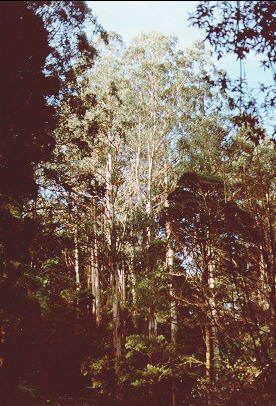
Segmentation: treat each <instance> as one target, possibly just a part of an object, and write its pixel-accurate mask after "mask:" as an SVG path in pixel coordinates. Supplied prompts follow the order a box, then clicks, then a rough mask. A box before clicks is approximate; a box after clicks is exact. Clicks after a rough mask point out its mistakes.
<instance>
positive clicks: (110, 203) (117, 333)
mask: <svg viewBox="0 0 276 406" xmlns="http://www.w3.org/2000/svg"><path fill="white" fill-rule="evenodd" d="M108 137H109V139H110V134H109V135H108ZM110 145H111V142H110ZM112 173H113V158H112V154H111V152H108V154H107V163H106V189H107V192H106V217H107V234H108V235H107V239H108V244H109V256H110V258H109V269H110V282H111V292H112V315H113V316H112V317H113V349H114V360H115V370H116V372H117V373H118V372H119V365H120V359H121V353H122V339H121V320H120V280H119V273H118V270H117V267H116V264H115V263H114V254H115V253H114V250H115V241H114V234H113V232H114V214H115V213H114V196H113V185H112Z"/></svg>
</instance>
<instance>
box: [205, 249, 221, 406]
mask: <svg viewBox="0 0 276 406" xmlns="http://www.w3.org/2000/svg"><path fill="white" fill-rule="evenodd" d="M207 252H208V257H209V258H208V260H207V261H208V263H207V267H206V268H207V275H206V276H207V278H206V279H207V280H206V282H207V286H208V290H209V293H208V295H209V298H208V303H207V320H206V325H205V345H206V377H207V380H208V381H209V383H210V384H211V382H213V381H214V380H216V376H217V369H218V367H219V362H220V356H219V342H218V331H217V327H216V318H217V308H216V301H215V297H214V288H215V264H214V262H213V259H212V250H211V249H210V248H208V249H207ZM207 405H208V406H214V404H213V396H212V393H211V391H210V390H208V393H207Z"/></svg>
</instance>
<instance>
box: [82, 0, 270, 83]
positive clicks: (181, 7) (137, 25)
mask: <svg viewBox="0 0 276 406" xmlns="http://www.w3.org/2000/svg"><path fill="white" fill-rule="evenodd" d="M86 3H87V4H88V6H89V7H90V8H91V9H92V11H93V12H94V15H95V16H97V18H98V22H99V23H100V24H101V25H102V26H103V27H104V28H105V29H106V30H107V31H115V32H117V33H118V34H120V35H121V36H122V37H123V40H124V42H125V43H128V42H130V41H131V40H132V39H133V38H134V37H135V36H136V35H137V34H139V33H140V32H145V33H147V32H151V31H158V32H161V33H163V34H166V35H174V36H176V37H177V38H178V40H179V46H180V47H182V48H187V47H189V46H191V45H192V44H193V42H194V41H196V40H203V39H204V32H203V31H200V30H199V29H196V28H194V27H191V25H190V23H189V22H188V21H187V18H188V16H189V13H192V12H193V11H194V10H195V7H196V5H197V3H198V1H87V2H86ZM217 65H218V67H220V68H222V69H225V70H226V71H227V72H228V74H229V75H230V76H231V77H236V76H238V75H239V62H238V61H236V57H235V56H230V55H228V56H226V57H224V58H222V59H221V60H220V61H219V62H218V63H217ZM244 69H245V73H246V78H247V80H248V83H249V84H250V86H252V87H256V86H257V83H258V82H263V83H272V75H271V73H270V72H268V71H265V72H264V71H263V70H262V69H261V68H260V63H259V60H258V59H257V57H256V56H254V55H249V57H248V58H247V60H246V62H245V64H244Z"/></svg>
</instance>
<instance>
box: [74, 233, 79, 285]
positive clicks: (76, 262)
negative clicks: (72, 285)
mask: <svg viewBox="0 0 276 406" xmlns="http://www.w3.org/2000/svg"><path fill="white" fill-rule="evenodd" d="M74 268H75V281H76V289H77V290H80V264H79V247H78V229H77V227H76V228H75V232H74Z"/></svg>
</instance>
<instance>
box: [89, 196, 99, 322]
mask: <svg viewBox="0 0 276 406" xmlns="http://www.w3.org/2000/svg"><path fill="white" fill-rule="evenodd" d="M92 222H93V241H92V246H91V266H90V272H91V274H90V284H91V292H92V295H93V299H92V312H93V315H94V316H95V320H96V325H97V326H98V327H99V325H100V322H101V290H100V273H99V253H98V239H97V207H96V202H95V199H94V198H93V200H92Z"/></svg>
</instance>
